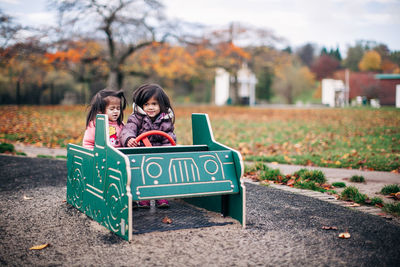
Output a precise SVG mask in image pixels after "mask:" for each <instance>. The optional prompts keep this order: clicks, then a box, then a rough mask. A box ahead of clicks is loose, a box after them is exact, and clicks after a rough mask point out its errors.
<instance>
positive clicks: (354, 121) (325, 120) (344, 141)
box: [0, 105, 400, 171]
mask: <svg viewBox="0 0 400 267" xmlns="http://www.w3.org/2000/svg"><path fill="white" fill-rule="evenodd" d="M86 111H87V110H86V107H85V106H83V105H82V106H78V105H77V106H0V119H1V121H2V122H3V125H2V131H1V133H0V142H5V143H16V142H22V143H24V144H35V145H37V146H45V147H65V146H66V145H67V144H68V143H74V144H80V143H81V142H82V137H83V133H84V129H85V117H86ZM131 112H132V108H131V107H129V108H127V109H126V110H125V115H126V116H125V121H126V119H127V118H128V116H129V114H130V113H131ZM175 113H176V123H175V132H176V135H177V138H178V143H179V144H180V145H191V144H192V131H191V130H192V126H191V119H190V117H191V113H207V114H209V117H210V122H211V126H212V129H213V133H214V137H215V139H216V140H217V141H218V142H221V143H222V144H225V145H227V146H230V147H232V148H234V149H236V150H238V151H239V152H241V153H242V156H243V158H244V159H245V160H246V161H262V162H278V163H285V164H296V165H304V166H320V167H334V168H352V169H360V168H361V169H374V170H379V171H393V170H400V127H398V126H399V125H400V109H396V108H381V109H372V108H365V109H364V108H363V109H358V108H343V109H325V108H322V109H273V108H250V107H234V106H229V107H213V106H178V107H176V108H175ZM15 125H18V127H17V128H16V127H15Z"/></svg>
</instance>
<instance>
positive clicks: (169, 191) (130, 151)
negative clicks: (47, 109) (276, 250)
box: [67, 114, 246, 241]
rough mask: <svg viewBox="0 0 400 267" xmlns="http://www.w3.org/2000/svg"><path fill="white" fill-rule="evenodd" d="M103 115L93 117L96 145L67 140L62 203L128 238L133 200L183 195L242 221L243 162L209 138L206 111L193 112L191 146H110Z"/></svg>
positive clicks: (237, 155)
mask: <svg viewBox="0 0 400 267" xmlns="http://www.w3.org/2000/svg"><path fill="white" fill-rule="evenodd" d="M108 131H109V127H108V118H107V116H106V115H103V114H99V115H97V117H96V134H95V146H94V148H93V149H87V148H84V147H82V146H79V145H76V144H69V145H68V150H67V151H68V157H67V168H68V178H67V202H68V203H69V204H71V205H73V206H74V207H76V208H77V209H78V210H80V211H81V212H83V213H85V214H86V215H87V216H89V217H91V218H92V219H93V220H95V221H97V222H99V223H100V224H101V225H103V226H105V227H106V228H108V229H109V230H111V231H112V232H114V233H115V234H117V235H119V236H121V237H122V238H124V239H126V240H129V241H131V240H132V213H133V212H135V211H134V210H133V209H132V201H140V200H153V199H165V198H183V199H184V200H185V201H186V202H188V203H190V204H192V205H195V206H198V207H201V208H204V209H207V210H210V211H214V212H219V213H221V214H222V215H223V216H230V217H232V218H234V219H236V220H238V221H239V222H240V223H241V224H242V225H243V227H245V225H246V205H245V187H244V183H243V180H242V179H241V178H242V175H243V161H242V158H241V155H240V153H239V152H237V151H235V150H233V149H231V148H229V147H227V146H224V145H222V144H219V143H218V142H216V141H215V140H214V137H213V134H212V130H211V126H210V122H209V118H208V115H207V114H192V132H193V145H185V146H162V147H136V148H115V147H113V146H112V145H111V144H110V142H109V138H108V136H109V134H108Z"/></svg>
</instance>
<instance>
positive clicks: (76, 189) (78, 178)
mask: <svg viewBox="0 0 400 267" xmlns="http://www.w3.org/2000/svg"><path fill="white" fill-rule="evenodd" d="M71 188H72V201H73V203H75V206H76V207H77V208H81V207H82V203H83V191H84V190H85V187H84V182H83V177H82V172H81V170H80V169H78V168H77V169H75V171H74V174H73V176H72V181H71Z"/></svg>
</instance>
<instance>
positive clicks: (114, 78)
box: [107, 70, 120, 90]
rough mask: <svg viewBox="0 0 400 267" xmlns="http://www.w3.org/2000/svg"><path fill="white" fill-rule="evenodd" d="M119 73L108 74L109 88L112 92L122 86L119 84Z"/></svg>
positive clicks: (111, 72)
mask: <svg viewBox="0 0 400 267" xmlns="http://www.w3.org/2000/svg"><path fill="white" fill-rule="evenodd" d="M118 76H119V73H118V71H117V70H111V71H110V73H109V74H108V81H107V88H108V89H111V90H118V89H119V88H120V85H119V84H118V80H119V78H118Z"/></svg>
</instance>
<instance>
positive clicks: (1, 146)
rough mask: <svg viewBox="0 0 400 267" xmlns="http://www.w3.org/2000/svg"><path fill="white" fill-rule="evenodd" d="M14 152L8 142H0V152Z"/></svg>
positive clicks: (12, 146)
mask: <svg viewBox="0 0 400 267" xmlns="http://www.w3.org/2000/svg"><path fill="white" fill-rule="evenodd" d="M6 152H10V153H12V152H15V148H14V145H12V144H8V143H0V153H6Z"/></svg>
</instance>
